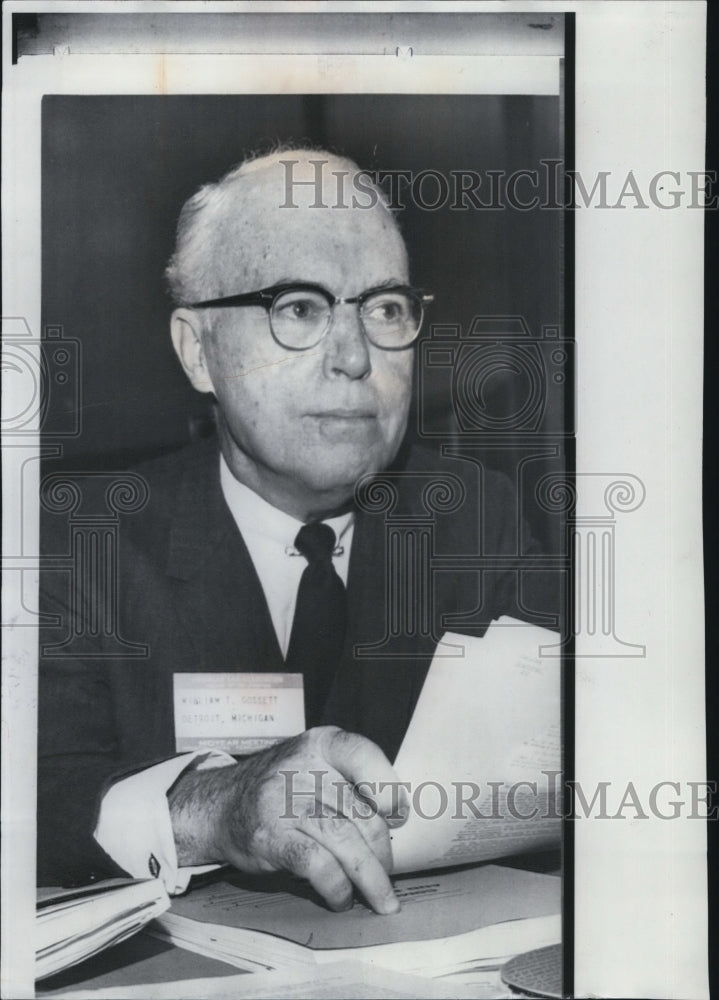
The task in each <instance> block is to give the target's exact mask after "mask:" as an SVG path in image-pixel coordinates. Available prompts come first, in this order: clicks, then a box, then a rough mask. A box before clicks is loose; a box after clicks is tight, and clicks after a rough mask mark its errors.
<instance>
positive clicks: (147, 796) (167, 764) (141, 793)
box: [94, 749, 235, 896]
mask: <svg viewBox="0 0 719 1000" xmlns="http://www.w3.org/2000/svg"><path fill="white" fill-rule="evenodd" d="M234 763H235V761H234V759H233V758H232V757H230V755H229V754H226V753H223V752H222V751H219V750H208V749H200V750H195V751H193V752H192V753H185V754H182V755H180V756H179V757H171V758H170V759H169V760H165V761H162V763H160V764H153V765H152V767H148V768H145V770H143V771H138V772H137V773H136V774H132V775H130V776H129V777H127V778H122V779H121V780H120V781H116V782H115V784H114V785H113V786H112V788H110V789H108V791H107V792H105V795H104V796H103V799H102V803H101V805H100V816H99V818H98V821H97V826H96V827H95V833H94V836H95V840H96V841H97V843H98V844H99V845H100V847H101V848H102V849H103V850H104V851H105V853H106V854H108V855H109V856H110V857H111V858H112V860H113V861H114V862H115V863H116V864H118V865H120V867H121V868H124V870H125V871H126V872H127V873H128V875H131V876H132V877H133V878H147V877H148V876H153V877H155V878H160V879H162V882H163V883H164V886H165V888H166V889H167V891H168V893H169V894H170V895H171V896H173V895H177V894H178V893H181V892H184V891H185V889H186V888H187V885H188V883H189V881H190V879H191V878H192V876H193V875H199V874H201V873H202V872H208V871H212V870H213V869H214V868H219V867H220V866H219V865H197V866H195V867H192V868H178V866H177V851H176V849H175V837H174V835H173V832H172V820H171V819H170V805H169V802H168V800H167V792H168V791H169V789H170V788H172V786H173V785H174V783H175V782H176V781H177V779H178V778H179V777H180V775H181V774H182V773H183V771H185V770H186V769H187V768H188V767H190V766H191V765H192V766H193V767H194V769H196V770H198V771H202V770H209V769H210V768H214V767H226V766H227V765H229V764H234Z"/></svg>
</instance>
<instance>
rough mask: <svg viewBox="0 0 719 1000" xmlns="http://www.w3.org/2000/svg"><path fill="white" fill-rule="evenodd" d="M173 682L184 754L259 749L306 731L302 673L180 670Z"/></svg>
mask: <svg viewBox="0 0 719 1000" xmlns="http://www.w3.org/2000/svg"><path fill="white" fill-rule="evenodd" d="M173 682H174V707H175V746H176V748H177V751H178V753H179V752H182V751H184V750H197V749H198V747H212V748H213V749H217V750H226V751H227V753H233V754H245V753H253V752H254V751H255V750H262V749H263V748H264V747H268V746H272V745H273V744H274V743H279V742H280V741H281V740H285V739H287V738H288V737H289V736H296V735H297V734H298V733H301V732H303V731H304V728H305V695H304V688H303V686H302V674H241V673H237V674H221V673H218V674H174V676H173Z"/></svg>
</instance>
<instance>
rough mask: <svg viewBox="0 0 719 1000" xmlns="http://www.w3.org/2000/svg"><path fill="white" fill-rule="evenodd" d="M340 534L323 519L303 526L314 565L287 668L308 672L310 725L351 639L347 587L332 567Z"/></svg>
mask: <svg viewBox="0 0 719 1000" xmlns="http://www.w3.org/2000/svg"><path fill="white" fill-rule="evenodd" d="M335 541H336V539H335V533H334V531H333V530H332V528H330V526H329V525H328V524H322V523H321V522H319V521H316V522H313V523H312V524H305V525H303V527H302V528H300V530H299V532H298V534H297V538H296V539H295V546H296V547H297V549H298V550H299V551H300V552H301V553H302V555H303V556H305V558H306V559H307V563H308V565H307V566H306V567H305V571H304V573H303V574H302V577H301V579H300V586H299V590H298V591H297V604H296V606H295V617H294V619H293V622H292V634H291V635H290V643H289V647H288V649H287V658H286V661H285V663H286V668H287V670H288V671H289V672H290V673H296V674H302V675H303V676H304V684H305V720H306V723H307V727H308V728H309V727H310V726H316V725H318V724H319V722H320V719H321V716H322V710H323V708H324V706H325V702H326V701H327V697H328V695H329V692H330V686H331V684H332V681H333V680H334V676H335V672H336V671H337V667H338V665H339V659H340V654H341V652H342V644H343V642H344V637H345V625H346V619H347V601H346V594H345V587H344V584H343V583H342V580H341V579H340V578H339V576H338V575H337V572H336V571H335V568H334V566H333V565H332V551H333V549H334V547H335Z"/></svg>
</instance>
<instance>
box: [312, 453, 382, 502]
mask: <svg viewBox="0 0 719 1000" xmlns="http://www.w3.org/2000/svg"><path fill="white" fill-rule="evenodd" d="M344 458H345V461H344V462H343V463H342V465H339V464H338V465H335V466H330V467H326V466H325V467H323V466H322V465H319V464H318V465H315V467H314V469H313V470H312V474H311V475H310V476H309V477H308V475H307V473H308V471H310V469H305V470H304V472H305V477H304V478H305V482H306V483H307V485H308V486H309V487H310V488H311V490H312V491H313V492H315V493H316V494H317V496H318V498H323V499H331V500H333V501H334V502H335V503H336V504H338V505H339V504H341V503H343V502H346V501H347V500H350V499H351V498H352V497H353V496H354V492H355V488H356V486H357V483H358V482H359V481H360V480H361V479H363V478H364V477H366V476H372V475H375V474H376V473H378V472H381V471H382V470H383V469H385V468H387V466H388V465H389V464H390V462H391V460H392V457H391V456H390V457H389V458H388V457H386V456H385V455H384V454H382V455H373V454H372V453H371V452H370V453H367V451H364V452H362V453H360V454H358V455H357V456H356V461H354V462H347V461H346V458H347V455H346V454H345V456H344Z"/></svg>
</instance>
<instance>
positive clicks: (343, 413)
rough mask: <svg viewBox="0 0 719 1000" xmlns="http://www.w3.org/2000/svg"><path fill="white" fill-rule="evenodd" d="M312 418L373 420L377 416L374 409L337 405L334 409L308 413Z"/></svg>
mask: <svg viewBox="0 0 719 1000" xmlns="http://www.w3.org/2000/svg"><path fill="white" fill-rule="evenodd" d="M307 416H308V417H311V418H313V419H314V420H374V419H375V418H376V416H377V414H376V412H375V411H374V410H370V409H366V408H358V409H351V408H345V407H338V408H337V409H334V410H318V411H316V412H314V413H308V414H307Z"/></svg>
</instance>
